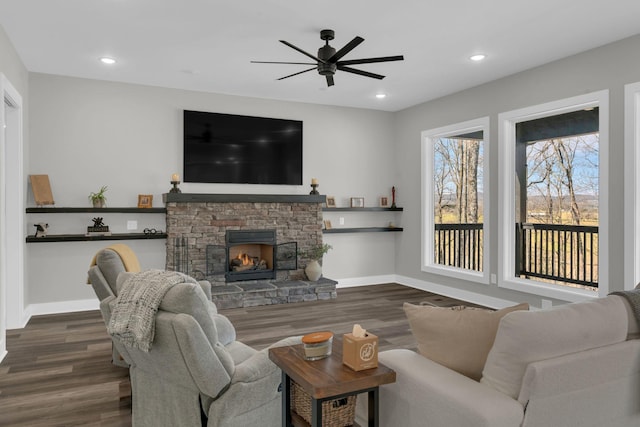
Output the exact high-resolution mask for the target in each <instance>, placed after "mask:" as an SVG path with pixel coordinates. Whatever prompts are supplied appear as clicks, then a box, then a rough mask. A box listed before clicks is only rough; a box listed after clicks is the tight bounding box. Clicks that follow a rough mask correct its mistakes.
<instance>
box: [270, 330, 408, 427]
mask: <svg viewBox="0 0 640 427" xmlns="http://www.w3.org/2000/svg"><path fill="white" fill-rule="evenodd" d="M269 358H270V359H271V360H272V361H273V363H275V364H276V365H277V366H278V367H279V368H280V369H281V370H282V387H283V390H282V392H283V393H282V425H283V426H284V427H291V426H292V425H308V424H306V423H305V422H304V420H302V418H300V417H298V416H297V414H292V413H291V380H293V381H295V382H296V383H298V385H299V386H300V387H302V389H304V391H306V392H307V393H308V394H309V396H310V397H311V418H312V423H311V426H312V427H321V426H322V402H324V401H326V400H333V399H340V398H343V397H345V396H350V395H354V394H359V393H365V392H366V393H368V405H367V409H368V415H369V423H368V425H369V426H370V427H373V426H375V427H377V426H378V398H379V396H378V388H379V386H381V385H383V384H390V383H393V382H395V381H396V372H395V371H394V370H393V369H391V368H388V367H386V366H384V365H383V364H382V363H378V367H377V368H373V369H367V370H364V371H354V370H352V369H351V368H349V367H348V366H345V365H343V364H342V339H341V337H338V336H334V338H333V350H332V354H331V356H329V357H326V358H324V359H321V360H315V361H308V360H305V359H304V348H303V346H302V344H299V345H294V346H286V347H277V348H271V349H269ZM292 422H295V424H292Z"/></svg>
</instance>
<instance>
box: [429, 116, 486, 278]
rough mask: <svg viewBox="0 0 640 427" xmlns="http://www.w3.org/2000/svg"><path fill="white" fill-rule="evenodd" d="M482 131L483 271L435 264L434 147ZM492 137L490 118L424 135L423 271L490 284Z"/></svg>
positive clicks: (434, 130)
mask: <svg viewBox="0 0 640 427" xmlns="http://www.w3.org/2000/svg"><path fill="white" fill-rule="evenodd" d="M476 131H482V132H483V146H482V150H483V159H482V169H483V171H482V192H483V195H482V200H483V212H482V217H483V218H484V220H483V247H482V252H483V263H482V271H481V272H480V271H472V270H467V269H464V268H458V267H449V266H444V265H440V264H436V263H434V262H433V260H434V253H433V241H434V238H435V236H434V221H433V209H434V205H433V196H434V194H433V184H432V182H433V158H434V157H433V144H434V141H435V140H437V139H439V138H446V137H448V136H453V135H459V134H462V133H469V132H476ZM490 140H491V139H490V134H489V117H482V118H479V119H474V120H469V121H466V122H462V123H456V124H453V125H450V126H444V127H440V128H436V129H430V130H426V131H423V132H422V233H421V236H422V242H421V247H422V251H421V260H422V261H421V264H422V265H421V269H422V271H424V272H427V273H434V274H441V275H445V276H449V277H455V278H457V279H461V280H469V281H473V282H478V283H484V284H489V278H490V276H491V271H490V268H491V262H490V252H491V251H490V248H491V246H490V242H491V230H490V227H489V223H490V221H489V219H490V218H491V213H490V208H491V207H490V200H491V194H490V185H489V181H490V180H489V159H490V143H489V141H490Z"/></svg>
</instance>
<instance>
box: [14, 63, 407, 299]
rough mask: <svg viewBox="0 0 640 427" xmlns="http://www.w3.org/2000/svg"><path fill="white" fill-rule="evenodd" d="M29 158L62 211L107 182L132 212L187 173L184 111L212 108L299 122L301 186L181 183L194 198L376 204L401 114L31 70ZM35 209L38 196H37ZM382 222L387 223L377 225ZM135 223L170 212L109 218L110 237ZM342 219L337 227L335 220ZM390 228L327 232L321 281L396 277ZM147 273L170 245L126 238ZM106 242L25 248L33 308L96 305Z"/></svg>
mask: <svg viewBox="0 0 640 427" xmlns="http://www.w3.org/2000/svg"><path fill="white" fill-rule="evenodd" d="M29 84H30V97H29V99H30V103H31V110H30V116H31V117H30V119H31V123H32V125H31V156H30V158H29V163H28V167H27V169H28V173H30V174H48V175H49V178H50V181H51V186H52V191H53V196H54V199H55V201H56V206H89V201H88V200H87V195H88V194H89V193H90V192H92V191H96V190H98V189H99V188H100V187H101V186H102V185H108V186H109V190H108V192H107V197H108V200H107V205H108V206H113V207H120V206H135V205H136V204H137V196H138V194H153V196H154V199H153V204H154V206H163V205H162V198H161V194H162V193H166V192H167V191H168V190H169V188H170V183H169V181H170V177H171V174H172V173H180V174H181V175H182V110H183V109H191V110H201V111H214V112H224V113H232V114H246V115H255V116H265V117H277V118H287V119H296V120H302V121H303V122H304V125H303V126H304V130H303V132H304V148H303V157H304V158H303V161H304V170H303V174H304V177H303V182H304V183H305V184H304V185H302V186H258V185H231V184H226V185H221V184H194V183H190V184H182V185H181V186H180V187H181V189H182V191H183V192H186V193H250V194H251V193H267V194H268V193H271V194H277V193H285V194H308V193H309V191H310V190H311V188H310V186H309V183H310V182H311V178H317V179H318V181H319V183H320V187H319V190H320V191H321V193H322V194H329V195H333V196H335V197H336V200H337V201H338V204H339V205H342V206H345V205H346V203H347V201H348V198H349V197H350V196H361V197H365V201H366V202H367V205H372V204H373V205H377V198H378V196H380V195H390V194H391V187H392V186H393V185H394V178H395V174H394V170H395V169H394V165H395V161H394V156H395V150H394V147H393V144H392V141H393V114H392V113H387V112H379V111H373V110H362V109H353V108H335V107H326V106H319V105H311V104H301V103H292V102H280V101H271V100H264V99H255V98H244V97H236V96H226V95H219V94H209V93H197V92H189V91H182V90H173V89H162V88H156V87H149V86H140V85H129V84H122V83H110V82H104V81H96V80H86V79H78V78H70V77H60V76H53V75H46V74H38V73H32V74H30V82H29ZM28 204H29V205H31V206H32V205H33V204H34V202H33V196H32V195H31V194H29V201H28ZM358 215H359V216H350V217H348V218H346V220H347V222H346V224H345V225H346V226H349V225H351V226H353V225H357V223H358V222H359V221H364V222H366V221H373V220H375V221H377V222H378V225H382V224H381V223H380V221H382V223H384V222H385V221H387V222H388V219H385V218H382V217H380V218H377V219H371V218H369V217H368V216H367V215H363V214H358ZM91 217H92V215H91V214H85V215H82V214H73V215H64V214H53V215H40V214H38V215H34V214H30V215H27V223H26V228H27V230H26V233H28V234H33V232H34V226H33V224H34V223H37V222H41V221H44V222H47V223H49V226H50V233H51V234H59V233H82V232H83V231H84V230H86V228H85V227H86V226H87V225H91V222H90V219H91ZM381 218H382V219H381ZM127 220H137V221H138V223H139V230H138V231H141V230H142V229H143V228H145V227H147V226H153V227H160V228H162V229H163V230H164V229H165V226H164V223H163V216H162V215H155V214H154V215H124V214H118V215H105V223H106V224H108V225H109V226H110V227H111V230H112V231H113V232H124V231H126V222H127ZM336 221H337V220H336ZM391 234H392V233H379V235H367V234H357V235H348V236H349V237H344V236H325V237H326V238H325V240H326V242H328V243H329V244H332V245H333V246H334V250H332V251H331V252H329V254H327V255H326V256H325V259H324V267H325V268H324V274H325V275H326V276H327V277H330V278H335V279H345V278H347V279H348V278H360V277H363V276H372V275H383V274H391V273H393V270H394V268H395V264H394V262H395V258H394V253H395V237H394V236H393V235H391ZM127 243H130V244H131V246H133V247H134V249H135V250H136V252H138V255H139V256H140V258H141V262H142V265H143V267H146V268H161V267H163V266H164V261H165V258H164V243H163V242H162V241H154V242H149V241H144V242H141V241H128V242H127ZM107 244H108V242H79V243H31V244H28V246H27V251H28V252H27V263H28V266H29V270H30V276H29V283H28V288H29V301H28V302H29V303H30V304H43V303H49V302H56V301H73V300H84V299H89V298H93V295H92V292H91V289H90V287H88V286H85V285H84V284H83V283H84V281H85V280H86V270H87V268H88V266H89V262H90V260H91V257H92V256H93V254H94V253H95V252H96V251H97V250H98V249H99V248H101V247H104V246H106V245H107Z"/></svg>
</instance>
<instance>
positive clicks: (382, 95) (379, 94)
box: [376, 93, 387, 99]
mask: <svg viewBox="0 0 640 427" xmlns="http://www.w3.org/2000/svg"><path fill="white" fill-rule="evenodd" d="M386 97H387V94H386V93H377V94H376V98H378V99H384V98H386Z"/></svg>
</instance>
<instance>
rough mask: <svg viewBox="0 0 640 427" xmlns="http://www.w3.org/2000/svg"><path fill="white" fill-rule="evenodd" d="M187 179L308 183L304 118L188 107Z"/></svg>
mask: <svg viewBox="0 0 640 427" xmlns="http://www.w3.org/2000/svg"><path fill="white" fill-rule="evenodd" d="M183 154H184V172H183V173H184V181H185V182H209V183H225V184H286V185H301V184H302V122H301V121H298V120H284V119H273V118H266V117H251V116H239V115H234V114H221V113H208V112H201V111H189V110H184V152H183Z"/></svg>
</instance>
